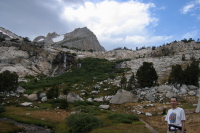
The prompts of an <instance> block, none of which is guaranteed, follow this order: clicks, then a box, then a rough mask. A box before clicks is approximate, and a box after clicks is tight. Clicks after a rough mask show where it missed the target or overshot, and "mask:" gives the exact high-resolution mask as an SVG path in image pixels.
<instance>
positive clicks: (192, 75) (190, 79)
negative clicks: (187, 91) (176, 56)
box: [184, 60, 200, 86]
mask: <svg viewBox="0 0 200 133" xmlns="http://www.w3.org/2000/svg"><path fill="white" fill-rule="evenodd" d="M199 74H200V69H199V62H198V61H195V60H192V63H191V64H190V65H188V66H187V68H186V69H185V70H184V83H185V84H187V85H195V86H199V84H198V81H199V79H198V78H199Z"/></svg>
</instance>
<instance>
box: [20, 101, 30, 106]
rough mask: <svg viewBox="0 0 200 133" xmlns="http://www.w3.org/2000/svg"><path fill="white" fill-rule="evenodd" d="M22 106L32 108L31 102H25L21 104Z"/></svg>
mask: <svg viewBox="0 0 200 133" xmlns="http://www.w3.org/2000/svg"><path fill="white" fill-rule="evenodd" d="M21 105H22V106H31V105H32V103H30V102H24V103H21Z"/></svg>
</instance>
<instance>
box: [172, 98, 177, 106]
mask: <svg viewBox="0 0 200 133" xmlns="http://www.w3.org/2000/svg"><path fill="white" fill-rule="evenodd" d="M177 104H178V102H177V101H176V98H171V105H172V108H176V107H177Z"/></svg>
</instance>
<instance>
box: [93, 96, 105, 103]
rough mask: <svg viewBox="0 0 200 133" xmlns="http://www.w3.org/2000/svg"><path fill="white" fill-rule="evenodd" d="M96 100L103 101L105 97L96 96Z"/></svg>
mask: <svg viewBox="0 0 200 133" xmlns="http://www.w3.org/2000/svg"><path fill="white" fill-rule="evenodd" d="M94 101H96V102H103V101H104V98H103V97H98V98H94Z"/></svg>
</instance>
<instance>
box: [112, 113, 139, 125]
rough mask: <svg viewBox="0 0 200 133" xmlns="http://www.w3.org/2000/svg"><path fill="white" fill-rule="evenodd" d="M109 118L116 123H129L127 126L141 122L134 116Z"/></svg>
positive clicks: (117, 115)
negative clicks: (134, 122)
mask: <svg viewBox="0 0 200 133" xmlns="http://www.w3.org/2000/svg"><path fill="white" fill-rule="evenodd" d="M108 118H109V119H110V120H112V121H113V122H115V123H127V124H130V123H132V122H133V121H138V120H139V118H138V117H137V116H136V115H133V114H109V115H108Z"/></svg>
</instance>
